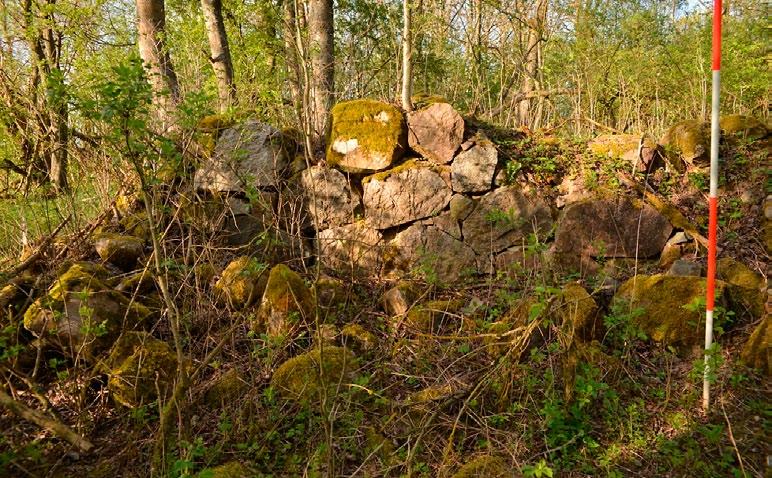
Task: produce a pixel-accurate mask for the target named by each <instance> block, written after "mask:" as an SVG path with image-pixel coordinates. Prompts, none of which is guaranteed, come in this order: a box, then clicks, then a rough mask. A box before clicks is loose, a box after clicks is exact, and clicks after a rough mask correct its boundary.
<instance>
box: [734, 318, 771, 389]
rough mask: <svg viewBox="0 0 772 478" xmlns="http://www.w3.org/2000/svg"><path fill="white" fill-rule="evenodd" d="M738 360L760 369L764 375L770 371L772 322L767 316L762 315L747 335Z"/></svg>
mask: <svg viewBox="0 0 772 478" xmlns="http://www.w3.org/2000/svg"><path fill="white" fill-rule="evenodd" d="M740 360H742V362H743V363H744V364H745V365H747V366H748V367H752V368H757V369H759V370H761V372H762V373H764V374H765V375H770V373H772V322H771V321H770V320H769V316H766V317H764V319H763V320H762V321H761V323H759V325H758V326H756V328H755V329H754V330H753V333H751V335H750V337H748V341H747V342H745V346H743V349H742V352H741V354H740Z"/></svg>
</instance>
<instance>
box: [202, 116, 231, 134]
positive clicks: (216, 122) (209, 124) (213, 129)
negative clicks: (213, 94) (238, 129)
mask: <svg viewBox="0 0 772 478" xmlns="http://www.w3.org/2000/svg"><path fill="white" fill-rule="evenodd" d="M235 123H236V122H235V120H234V119H233V117H231V116H230V115H224V114H216V115H207V116H204V117H203V118H201V119H200V120H198V124H196V129H197V130H199V131H201V132H202V133H219V132H220V131H222V130H224V129H226V128H230V127H231V126H233V125H234V124H235Z"/></svg>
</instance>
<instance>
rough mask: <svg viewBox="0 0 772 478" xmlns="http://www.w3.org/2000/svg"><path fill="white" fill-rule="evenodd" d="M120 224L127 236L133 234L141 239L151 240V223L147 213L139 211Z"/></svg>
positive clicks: (122, 220) (122, 219) (126, 217)
mask: <svg viewBox="0 0 772 478" xmlns="http://www.w3.org/2000/svg"><path fill="white" fill-rule="evenodd" d="M119 224H120V226H121V228H122V229H123V230H124V232H126V234H131V235H132V236H135V237H138V238H140V239H145V240H148V239H150V221H149V220H148V218H147V212H146V211H139V212H135V213H133V214H129V215H127V216H124V217H123V218H121V220H120V221H119Z"/></svg>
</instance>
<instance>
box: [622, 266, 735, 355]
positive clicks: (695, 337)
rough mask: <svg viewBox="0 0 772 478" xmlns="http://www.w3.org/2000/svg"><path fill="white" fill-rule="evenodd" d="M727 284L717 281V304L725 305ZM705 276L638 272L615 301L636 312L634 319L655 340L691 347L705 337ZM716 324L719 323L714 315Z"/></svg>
mask: <svg viewBox="0 0 772 478" xmlns="http://www.w3.org/2000/svg"><path fill="white" fill-rule="evenodd" d="M725 290H726V283H724V282H723V281H716V303H717V304H719V305H721V304H726V298H725V294H724V293H725ZM705 291H706V279H704V278H701V277H695V276H687V277H683V276H668V275H662V274H657V275H653V276H644V275H638V276H635V277H633V278H632V279H629V280H628V281H627V282H625V283H624V284H622V286H621V287H620V288H619V290H617V293H616V295H615V296H614V299H613V300H614V303H615V304H617V305H618V306H619V307H622V308H623V309H624V310H630V311H633V312H634V311H636V309H640V311H639V312H638V313H633V314H632V315H633V316H635V318H634V319H633V320H634V321H635V323H636V324H637V325H638V327H640V328H641V330H642V331H643V332H644V333H645V334H646V336H647V337H649V338H650V339H651V340H653V341H655V342H659V343H662V344H665V345H673V346H684V347H692V346H697V345H700V344H702V343H703V340H704V338H705V305H704V304H705V302H704V300H705ZM716 319H717V323H716V325H717V326H721V323H720V317H717V318H716Z"/></svg>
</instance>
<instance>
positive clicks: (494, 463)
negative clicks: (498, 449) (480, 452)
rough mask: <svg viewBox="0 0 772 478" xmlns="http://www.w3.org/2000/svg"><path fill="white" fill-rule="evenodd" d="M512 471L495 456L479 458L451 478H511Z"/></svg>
mask: <svg viewBox="0 0 772 478" xmlns="http://www.w3.org/2000/svg"><path fill="white" fill-rule="evenodd" d="M513 476H514V473H513V469H512V467H511V466H508V465H507V463H506V462H505V461H504V460H503V459H502V458H499V457H497V456H490V455H485V456H479V457H477V458H474V459H472V460H471V461H469V462H468V463H467V464H465V465H464V466H462V467H461V468H459V470H458V471H457V472H456V473H455V474H454V475H453V476H452V478H512V477H513Z"/></svg>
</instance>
